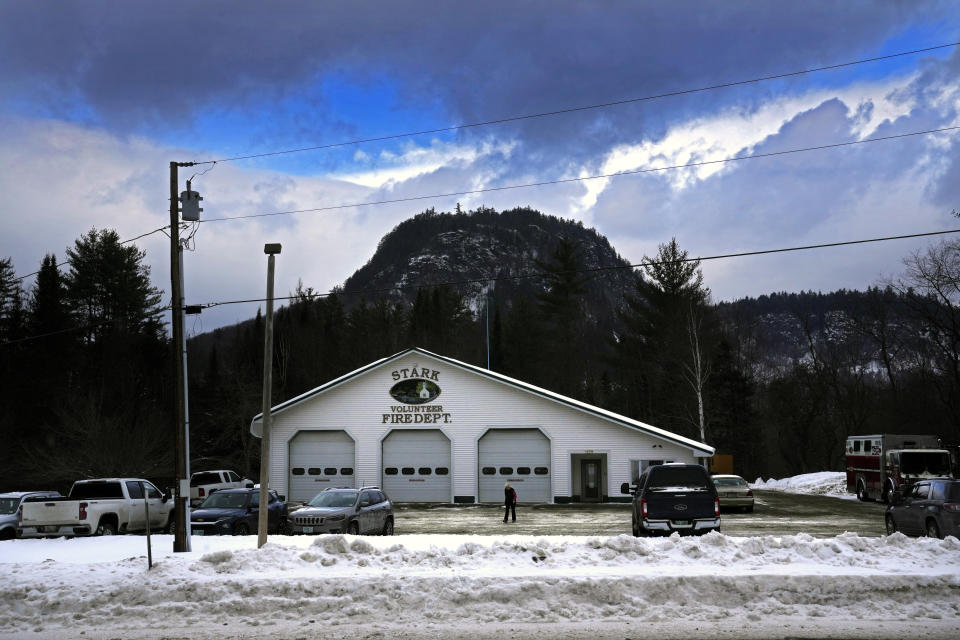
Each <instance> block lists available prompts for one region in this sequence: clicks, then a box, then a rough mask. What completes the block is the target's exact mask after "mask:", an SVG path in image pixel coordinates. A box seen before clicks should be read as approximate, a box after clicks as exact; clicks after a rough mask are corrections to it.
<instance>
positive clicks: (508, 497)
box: [503, 487, 517, 507]
mask: <svg viewBox="0 0 960 640" xmlns="http://www.w3.org/2000/svg"><path fill="white" fill-rule="evenodd" d="M516 501H517V492H516V491H514V490H513V487H504V488H503V504H505V505H507V506H508V507H509V506H510V505H511V504H513V503H515V502H516Z"/></svg>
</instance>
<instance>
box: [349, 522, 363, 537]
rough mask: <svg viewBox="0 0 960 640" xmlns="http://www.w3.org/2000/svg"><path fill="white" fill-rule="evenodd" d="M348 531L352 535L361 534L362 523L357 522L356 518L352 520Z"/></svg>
mask: <svg viewBox="0 0 960 640" xmlns="http://www.w3.org/2000/svg"><path fill="white" fill-rule="evenodd" d="M347 533H349V534H350V535H352V536H358V535H360V525H359V524H358V523H357V521H356V520H354V521H353V522H351V523H350V526H348V527H347Z"/></svg>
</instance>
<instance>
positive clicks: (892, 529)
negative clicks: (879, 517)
mask: <svg viewBox="0 0 960 640" xmlns="http://www.w3.org/2000/svg"><path fill="white" fill-rule="evenodd" d="M886 525H887V535H888V536H892V535H893V534H895V533H896V532H897V521H896V520H894V519H893V516H892V515H890V514H889V513H888V514H887V517H886Z"/></svg>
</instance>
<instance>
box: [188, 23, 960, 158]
mask: <svg viewBox="0 0 960 640" xmlns="http://www.w3.org/2000/svg"><path fill="white" fill-rule="evenodd" d="M957 45H960V42H950V43H947V44H939V45H936V46H932V47H925V48H923V49H913V50H911V51H901V52H900V53H891V54H889V55H885V56H875V57H873V58H863V59H861V60H853V61H851V62H841V63H838V64H831V65H826V66H823V67H813V68H810V69H803V70H801V71H790V72H787V73H777V74H774V75H769V76H761V77H758V78H751V79H748V80H737V81H734V82H724V83H721V84H714V85H709V86H706V87H699V88H696V89H683V90H680V91H669V92H667V93H658V94H654V95H649V96H643V97H639V98H626V99H624V100H614V101H612V102H603V103H600V104H591V105H585V106H580V107H569V108H566V109H557V110H554V111H543V112H540V113H530V114H527V115H521V116H512V117H508V118H498V119H495V120H485V121H482V122H472V123H469V124H460V125H451V126H448V127H438V128H436V129H423V130H421V131H410V132H407V133H394V134H389V135H385V136H378V137H375V138H363V139H358V140H348V141H345V142H334V143H330V144H321V145H315V146H310V147H300V148H297V149H286V150H283V151H269V152H266V153H254V154H250V155H243V156H234V157H232V158H221V159H220V160H206V161H203V162H195V163H194V164H216V163H218V162H233V161H235V160H251V159H253V158H265V157H268V156H279V155H287V154H291V153H301V152H303V151H319V150H321V149H333V148H336V147H346V146H351V145H358V144H365V143H368V142H383V141H385V140H396V139H398V138H412V137H414V136H422V135H427V134H431V133H445V132H450V131H459V130H461V129H471V128H476V127H485V126H489V125H494V124H504V123H507V122H517V121H519V120H532V119H534V118H543V117H546V116H556V115H561V114H564V113H575V112H578V111H591V110H594V109H605V108H608V107H614V106H619V105H624V104H631V103H636V102H646V101H650V100H659V99H662V98H670V97H674V96H683V95H689V94H692V93H701V92H704V91H714V90H716V89H726V88H730V87H737V86H743V85H747V84H755V83H758V82H766V81H769V80H782V79H784V78H791V77H796V76H802V75H806V74H810V73H817V72H820V71H831V70H834V69H842V68H844V67H852V66H855V65H859V64H866V63H868V62H879V61H881V60H891V59H893V58H901V57H904V56H911V55H916V54H918V53H926V52H928V51H936V50H938V49H948V48H950V47H956V46H957Z"/></svg>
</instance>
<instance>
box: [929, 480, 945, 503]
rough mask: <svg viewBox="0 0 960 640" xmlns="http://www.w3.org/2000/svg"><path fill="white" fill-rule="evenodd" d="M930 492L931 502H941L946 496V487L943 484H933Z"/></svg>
mask: <svg viewBox="0 0 960 640" xmlns="http://www.w3.org/2000/svg"><path fill="white" fill-rule="evenodd" d="M931 487H933V488H932V489H931V491H930V499H931V500H943V499H944V498H946V495H947V485H946V483H944V482H934V483H933V484H932V485H931Z"/></svg>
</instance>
